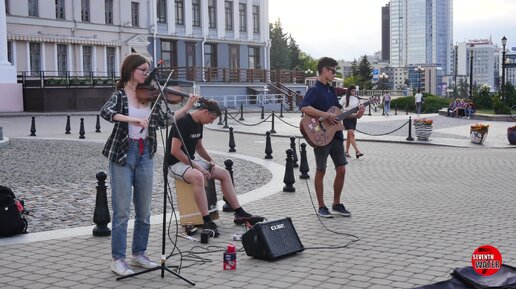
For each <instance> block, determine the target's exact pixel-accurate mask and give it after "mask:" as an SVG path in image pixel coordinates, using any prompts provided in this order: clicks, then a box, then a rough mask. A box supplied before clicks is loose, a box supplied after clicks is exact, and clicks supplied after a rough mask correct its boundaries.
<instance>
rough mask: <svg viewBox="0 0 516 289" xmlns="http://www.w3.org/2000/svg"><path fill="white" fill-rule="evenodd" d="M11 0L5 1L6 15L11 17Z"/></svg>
mask: <svg viewBox="0 0 516 289" xmlns="http://www.w3.org/2000/svg"><path fill="white" fill-rule="evenodd" d="M9 10H11V9H9V0H5V15H9Z"/></svg>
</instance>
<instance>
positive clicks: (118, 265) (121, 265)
mask: <svg viewBox="0 0 516 289" xmlns="http://www.w3.org/2000/svg"><path fill="white" fill-rule="evenodd" d="M111 271H113V272H115V273H116V274H118V275H120V276H127V275H131V274H134V271H133V270H131V268H130V267H129V264H127V262H126V261H125V259H118V260H116V261H113V262H111Z"/></svg>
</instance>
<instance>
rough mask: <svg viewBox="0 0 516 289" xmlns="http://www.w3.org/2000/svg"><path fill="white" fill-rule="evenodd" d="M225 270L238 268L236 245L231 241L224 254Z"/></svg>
mask: <svg viewBox="0 0 516 289" xmlns="http://www.w3.org/2000/svg"><path fill="white" fill-rule="evenodd" d="M222 262H223V265H224V270H236V246H235V244H232V243H229V244H228V248H227V250H226V252H224V256H223V260H222Z"/></svg>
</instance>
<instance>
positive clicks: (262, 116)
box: [260, 105, 265, 119]
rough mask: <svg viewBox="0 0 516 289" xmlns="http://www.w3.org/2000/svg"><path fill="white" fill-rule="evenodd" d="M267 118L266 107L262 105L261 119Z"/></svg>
mask: <svg viewBox="0 0 516 289" xmlns="http://www.w3.org/2000/svg"><path fill="white" fill-rule="evenodd" d="M264 118H265V107H264V106H263V105H262V115H261V116H260V119H264Z"/></svg>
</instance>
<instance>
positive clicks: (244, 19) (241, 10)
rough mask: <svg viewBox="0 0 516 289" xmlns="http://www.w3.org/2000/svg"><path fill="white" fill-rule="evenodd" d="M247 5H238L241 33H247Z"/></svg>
mask: <svg viewBox="0 0 516 289" xmlns="http://www.w3.org/2000/svg"><path fill="white" fill-rule="evenodd" d="M246 10H247V5H246V4H243V3H239V4H238V17H239V19H240V32H246V31H247V15H246Z"/></svg>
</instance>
